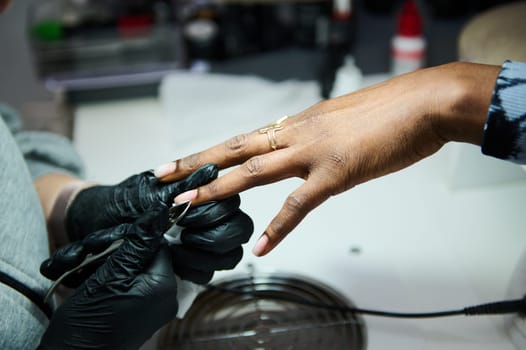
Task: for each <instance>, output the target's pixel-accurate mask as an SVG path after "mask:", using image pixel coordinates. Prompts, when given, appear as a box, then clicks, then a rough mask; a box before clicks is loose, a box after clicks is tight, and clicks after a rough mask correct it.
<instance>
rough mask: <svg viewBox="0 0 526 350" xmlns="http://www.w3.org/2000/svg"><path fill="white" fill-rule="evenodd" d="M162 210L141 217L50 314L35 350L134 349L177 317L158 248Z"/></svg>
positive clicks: (167, 267)
mask: <svg viewBox="0 0 526 350" xmlns="http://www.w3.org/2000/svg"><path fill="white" fill-rule="evenodd" d="M166 227H167V208H166V207H162V208H158V209H154V210H151V211H149V212H147V213H146V214H145V215H144V216H143V217H141V218H140V219H138V220H137V221H136V222H135V223H134V225H133V230H132V231H133V233H132V232H131V231H130V232H129V234H128V235H127V236H126V239H125V242H124V243H123V244H122V245H121V246H120V247H119V249H118V250H117V251H116V252H115V253H113V254H112V255H111V256H110V257H109V258H108V259H107V260H106V262H105V263H104V264H103V265H102V266H101V267H100V268H98V269H97V271H96V272H95V273H94V274H93V275H92V276H90V277H89V278H88V279H87V280H86V281H85V282H84V283H83V284H82V285H81V286H80V287H79V288H78V289H77V290H76V291H75V293H74V294H73V295H72V296H71V297H70V298H68V299H67V300H66V301H65V302H64V303H63V304H62V305H61V306H60V307H59V308H58V309H57V311H56V312H55V314H54V315H53V318H52V319H51V322H50V324H49V327H48V328H47V330H46V332H45V333H44V336H43V337H42V340H41V343H40V347H39V348H41V349H137V348H138V347H139V346H141V345H142V344H143V343H144V342H145V341H146V340H147V339H148V338H149V337H151V335H152V334H153V333H154V332H155V331H156V330H157V329H159V328H160V327H161V326H162V325H164V324H165V323H166V322H168V321H169V320H171V319H173V318H174V317H175V315H176V312H177V307H178V306H177V298H176V296H177V284H176V281H175V276H174V273H173V270H172V264H171V259H170V252H169V250H168V248H167V247H166V246H165V245H163V246H162V241H163V236H162V233H163V232H164V231H165V230H166Z"/></svg>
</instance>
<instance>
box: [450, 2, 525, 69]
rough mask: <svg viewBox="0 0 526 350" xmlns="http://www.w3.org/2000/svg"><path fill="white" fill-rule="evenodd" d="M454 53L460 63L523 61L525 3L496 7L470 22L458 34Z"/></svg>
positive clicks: (499, 63)
mask: <svg viewBox="0 0 526 350" xmlns="http://www.w3.org/2000/svg"><path fill="white" fill-rule="evenodd" d="M458 52H459V59H460V60H461V61H468V62H476V63H487V64H496V65H501V64H502V62H503V61H504V60H507V59H508V60H515V61H524V62H526V1H520V2H514V3H511V4H507V5H503V6H498V7H495V8H492V9H490V10H487V11H485V12H483V13H481V14H479V15H477V16H476V17H474V18H473V19H471V20H470V21H469V22H468V23H467V24H466V26H465V27H464V28H463V30H462V33H461V34H460V38H459V42H458Z"/></svg>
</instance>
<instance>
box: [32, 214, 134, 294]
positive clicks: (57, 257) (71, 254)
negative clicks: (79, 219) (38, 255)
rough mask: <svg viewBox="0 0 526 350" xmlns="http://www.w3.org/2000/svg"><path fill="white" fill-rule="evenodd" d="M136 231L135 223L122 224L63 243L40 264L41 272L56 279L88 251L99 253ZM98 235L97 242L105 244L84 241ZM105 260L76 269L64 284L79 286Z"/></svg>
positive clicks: (78, 263) (84, 256) (80, 260)
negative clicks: (86, 243) (82, 238)
mask: <svg viewBox="0 0 526 350" xmlns="http://www.w3.org/2000/svg"><path fill="white" fill-rule="evenodd" d="M135 231H136V228H135V225H134V224H121V225H118V226H114V227H111V228H107V229H102V230H99V231H95V232H93V233H91V234H89V235H88V236H87V237H86V238H85V239H84V240H80V241H76V242H73V243H69V244H66V245H63V246H62V247H60V248H58V249H57V250H55V251H54V252H53V255H51V257H50V258H48V259H46V260H44V261H43V262H42V264H40V273H41V274H42V275H44V276H45V277H47V278H49V279H50V280H53V281H55V280H56V279H58V278H59V277H60V276H62V275H63V274H64V273H66V272H67V271H68V270H71V269H73V268H74V267H76V266H78V265H80V263H81V262H82V261H83V260H84V258H86V256H87V255H88V253H92V254H97V253H100V252H102V251H104V250H105V249H106V248H108V247H109V246H110V245H111V244H112V243H113V242H114V241H116V240H118V239H121V238H125V237H126V236H127V235H128V234H134V233H135ZM92 236H93V237H97V239H96V242H97V243H98V242H100V241H103V243H104V244H98V245H95V246H94V245H93V244H91V245H90V244H89V243H88V245H87V246H86V245H85V243H84V241H85V240H86V239H87V240H88V242H90V241H91V240H90V239H89V238H90V237H92ZM103 263H104V260H100V261H95V262H93V263H91V264H90V265H88V266H85V267H84V268H82V269H80V270H78V271H76V272H75V273H73V274H71V275H69V276H68V277H66V278H65V279H64V280H63V281H62V284H63V285H65V286H66V287H69V288H77V287H78V286H79V285H80V284H82V282H84V281H85V280H86V279H87V278H88V277H89V276H91V274H92V273H94V272H95V270H97V269H98V268H99V267H100V266H101V265H102V264H103Z"/></svg>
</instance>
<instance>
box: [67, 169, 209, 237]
mask: <svg viewBox="0 0 526 350" xmlns="http://www.w3.org/2000/svg"><path fill="white" fill-rule="evenodd" d="M217 173H218V170H217V166H216V165H214V164H207V165H205V166H203V167H202V168H200V169H199V170H197V171H196V172H194V173H193V174H191V175H189V176H188V177H186V178H185V179H183V180H180V181H177V182H173V183H161V182H159V181H158V180H157V178H156V177H155V176H154V175H153V172H151V171H145V172H143V173H141V174H138V175H133V176H131V177H129V178H127V179H126V180H124V181H123V182H121V183H119V184H117V185H114V186H93V187H89V188H86V189H84V190H82V191H81V192H80V193H79V194H78V195H77V196H76V197H75V199H74V200H73V202H72V203H71V205H70V206H69V209H68V212H67V214H66V231H67V232H68V235H69V238H70V241H71V242H74V241H77V240H80V239H83V238H84V237H85V236H86V235H88V234H89V233H91V232H95V231H98V230H101V229H105V228H110V227H113V226H116V225H119V224H123V223H132V222H134V221H135V220H136V219H137V218H139V217H140V216H141V215H142V214H143V213H144V212H145V211H146V209H148V208H150V207H151V206H156V205H158V204H159V203H164V204H165V205H168V206H170V205H171V203H172V202H173V199H174V198H175V197H176V196H177V195H178V194H180V193H183V192H186V191H188V190H191V189H193V188H197V187H199V186H202V185H205V184H207V183H209V182H210V181H212V180H213V179H215V178H216V177H217Z"/></svg>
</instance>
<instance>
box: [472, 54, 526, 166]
mask: <svg viewBox="0 0 526 350" xmlns="http://www.w3.org/2000/svg"><path fill="white" fill-rule="evenodd" d="M482 153H484V154H486V155H488V156H493V157H496V158H500V159H507V160H510V161H512V162H515V163H520V164H526V63H522V62H511V61H506V62H504V64H503V65H502V69H501V71H500V73H499V76H498V77H497V82H496V84H495V89H494V91H493V96H492V97H491V104H490V107H489V111H488V118H487V120H486V125H485V126H484V139H483V141H482Z"/></svg>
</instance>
